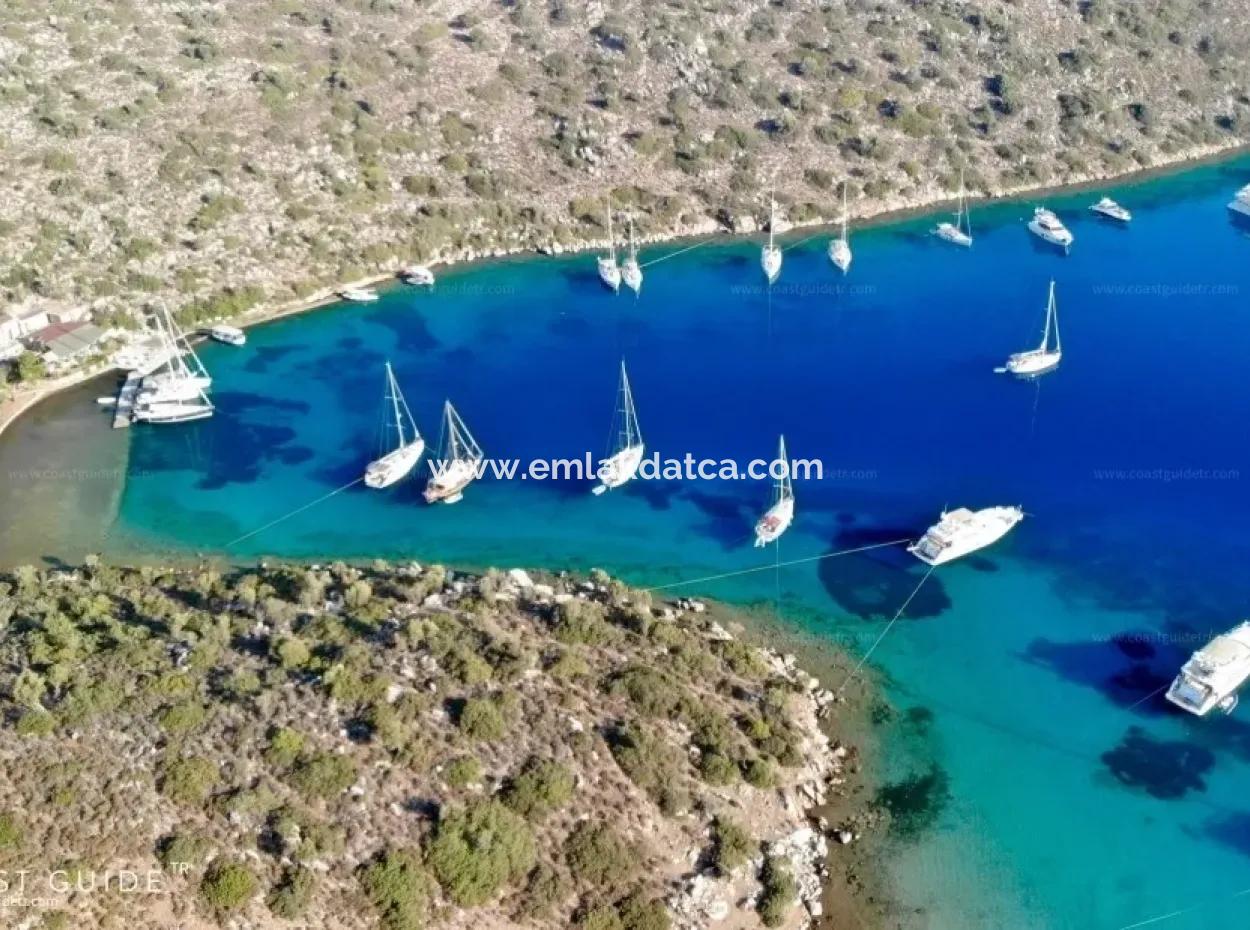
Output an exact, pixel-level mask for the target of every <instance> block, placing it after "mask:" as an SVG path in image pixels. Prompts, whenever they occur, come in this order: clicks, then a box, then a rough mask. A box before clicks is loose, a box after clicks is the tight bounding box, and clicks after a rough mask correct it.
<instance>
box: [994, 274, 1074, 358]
mask: <svg viewBox="0 0 1250 930" xmlns="http://www.w3.org/2000/svg"><path fill="white" fill-rule="evenodd" d="M1051 333H1054V337H1055V338H1054V346H1053V347H1052V346H1051V338H1050V337H1051ZM1062 359H1063V346H1062V344H1061V343H1060V341H1059V308H1058V307H1057V306H1056V305H1055V282H1054V281H1051V282H1050V298H1049V299H1048V300H1047V303H1046V325H1045V326H1044V327H1043V329H1042V344H1041V345H1040V346H1038V347H1037V348H1036V349H1028V350H1026V351H1024V352H1017V353H1015V354H1014V355H1012V356H1011V357H1010V358H1008V359H1007V364H1006V365H1004V366H1003V367H1002V368H996V369H994V370H995V372H996V373H998V374H1005V373H1007V372H1010V373H1011V374H1013V375H1017V376H1018V377H1021V378H1036V377H1038V376H1039V375H1044V374H1046V372H1048V371H1054V370H1055V369H1056V368H1058V367H1059V362H1060V361H1061V360H1062Z"/></svg>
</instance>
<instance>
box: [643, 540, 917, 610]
mask: <svg viewBox="0 0 1250 930" xmlns="http://www.w3.org/2000/svg"><path fill="white" fill-rule="evenodd" d="M905 542H911V539H910V537H909V538H906V539H894V540H891V541H890V542H883V543H873V544H872V545H869V546H857V547H855V548H854V549H842V550H839V551H838V552H826V553H824V554H823V555H809V556H806V557H805V558H802V559H788V560H787V561H785V562H782V561H776V562H773V563H770V564H768V565H757V566H756V567H755V568H742V569H739V570H738V571H736V572H721V573H720V574H719V575H704V576H703V577H702V578H690V579H688V580H686V581H673V582H670V583H669V584H658V585H652V586H651V587H649V588H643V589H642V590H644V591H648V592H650V591H667V590H669V589H670V588H682V587H685V586H686V585H692V584H702V583H703V582H705V581H721V580H723V579H725V578H737V577H738V576H739V575H752V574H755V573H756V572H770V571H774V570H776V569H781V568H787V567H788V566H791V565H803V564H804V563H807V562H820V561H823V560H824V559H836V558H838V557H839V556H843V555H854V554H855V553H857V552H868V551H869V550H871V549H884V548H886V547H887V546H899V545H902V544H903V543H905ZM908 600H910V598H909V599H908Z"/></svg>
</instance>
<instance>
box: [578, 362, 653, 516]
mask: <svg viewBox="0 0 1250 930" xmlns="http://www.w3.org/2000/svg"><path fill="white" fill-rule="evenodd" d="M614 421H615V422H614V425H615V427H616V442H615V444H614V445H613V447H612V453H611V454H610V455H609V456H608V457H607V458H606V459H604V460H603V462H601V463H600V465H599V469H598V477H599V484H596V485H595V486H594V487H593V488H591V493H592V494H595V495H599V494H602V493H603V492H604V491H610V490H612V489H613V488H619V487H620V486H621V485H623V484H625V483H626V482H627V481H631V480H633V478H634V476H635V475H637V474H638V466H639V465H641V464H642V454H643V452H644V451H645V449H646V446H645V444H644V443H643V441H642V430H640V429H639V428H638V412H637V411H636V410H635V409H634V392H633V391H632V390H630V387H629V375H628V374H626V372H625V360H624V359H621V384H620V388H619V389H618V390H617V408H616V416H615V417H614Z"/></svg>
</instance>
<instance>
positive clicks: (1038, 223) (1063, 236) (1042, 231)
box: [1029, 207, 1075, 252]
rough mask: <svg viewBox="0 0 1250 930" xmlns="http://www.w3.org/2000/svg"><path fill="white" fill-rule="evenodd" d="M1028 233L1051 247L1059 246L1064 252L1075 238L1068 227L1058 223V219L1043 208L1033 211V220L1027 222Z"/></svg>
mask: <svg viewBox="0 0 1250 930" xmlns="http://www.w3.org/2000/svg"><path fill="white" fill-rule="evenodd" d="M1029 232H1031V233H1033V235H1035V236H1037V237H1038V238H1039V239H1043V240H1045V241H1046V242H1049V243H1050V244H1051V245H1057V246H1059V247H1060V248H1062V249H1063V250H1064V251H1065V252H1066V251H1068V249H1069V248H1071V246H1072V241H1073V239H1074V238H1075V237H1074V236H1073V235H1072V233H1071V232H1069V231H1068V227H1066V226H1064V225H1063V223H1062V222H1060V220H1059V217H1057V216H1055V214H1054V213H1052V212H1051V211H1050V210H1047V209H1046V208H1045V207H1038V208H1037V209H1036V210H1034V211H1033V219H1031V220H1029Z"/></svg>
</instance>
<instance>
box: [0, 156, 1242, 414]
mask: <svg viewBox="0 0 1250 930" xmlns="http://www.w3.org/2000/svg"><path fill="white" fill-rule="evenodd" d="M1246 154H1250V142H1240V141H1233V142H1229V143H1228V144H1227V145H1213V146H1212V145H1208V146H1198V147H1196V148H1194V149H1189V150H1186V151H1185V152H1184V153H1183V154H1182V155H1181V156H1180V157H1178V158H1176V159H1175V160H1170V161H1165V162H1162V163H1160V164H1158V165H1152V166H1149V167H1143V168H1140V169H1138V170H1135V171H1130V172H1127V173H1123V174H1114V175H1101V174H1089V175H1087V176H1082V177H1075V178H1071V179H1068V180H1065V181H1064V182H1063V183H1060V184H1048V185H1042V186H1035V185H1034V186H1030V185H1020V186H1018V187H1009V188H999V189H994V190H991V191H990V193H989V194H988V195H987V196H977V197H971V196H970V197H969V198H968V202H969V203H970V204H979V205H981V206H985V205H988V204H994V203H1011V202H1015V201H1019V200H1023V199H1025V198H1030V197H1044V196H1051V195H1067V194H1074V193H1078V192H1080V191H1082V190H1089V189H1094V188H1097V187H1101V186H1104V185H1108V184H1114V183H1121V182H1131V181H1145V180H1149V179H1152V178H1157V177H1165V176H1168V175H1172V174H1179V173H1182V172H1184V171H1188V170H1191V169H1194V168H1198V167H1202V166H1204V165H1213V164H1219V163H1222V162H1225V161H1232V160H1235V159H1236V158H1238V157H1240V156H1242V155H1246ZM953 203H955V199H954V198H953V197H952V196H951V195H950V192H949V191H936V190H934V191H932V192H931V193H928V192H927V193H925V194H922V195H921V196H919V197H895V198H890V199H887V200H885V201H877V202H874V203H872V204H870V205H868V209H866V210H860V211H855V210H854V209H852V211H851V219H854V220H857V221H859V222H860V224H861V226H864V227H877V226H882V225H886V224H889V223H894V222H900V221H904V220H909V219H915V218H917V217H921V216H925V215H928V214H936V213H938V212H940V211H941V209H942V207H944V206H948V205H950V204H953ZM748 219H749V218H748ZM835 222H836V220H835V219H833V218H830V217H824V216H820V217H813V218H810V219H805V220H801V221H797V222H792V223H787V224H786V225H785V226H784V228H783V229H782V230H781V233H782V235H788V234H789V233H793V232H796V231H805V232H812V231H814V230H818V229H821V228H822V227H829V226H832V225H833V224H834V223H835ZM758 231H759V229H758V228H756V227H755V224H754V222H753V221H751V222H745V223H743V224H741V228H738V227H735V228H733V229H726V228H725V225H724V224H723V223H721V222H718V221H717V220H715V219H713V218H712V217H704V219H703V221H701V222H700V223H698V224H695V225H694V226H689V227H680V228H677V229H673V230H668V231H666V232H664V233H659V234H654V235H650V236H639V237H638V241H639V242H640V243H642V244H645V245H658V244H662V243H673V244H676V243H680V242H683V241H693V240H704V239H722V238H724V239H734V238H740V237H744V236H750V235H753V234H755V233H757V232H758ZM605 244H606V243H605V242H603V241H599V240H578V241H576V242H574V243H572V244H570V245H564V244H562V243H553V244H552V245H550V246H547V247H543V248H540V249H538V250H535V249H533V248H531V247H529V246H515V247H510V248H494V249H486V250H481V251H478V250H468V251H460V252H456V253H450V254H448V253H437V254H436V255H435V257H434V258H432V259H431V260H430V261H429V262H428V263H427V264H428V265H430V266H434V267H440V268H450V267H453V266H464V265H472V264H474V263H477V262H485V261H494V260H497V259H503V258H509V257H516V256H520V255H533V254H539V255H563V254H576V253H580V252H587V251H590V250H593V249H597V248H601V247H603V246H604V245H605ZM792 245H793V244H791V246H792ZM395 281H397V272H396V271H387V272H379V273H378V274H375V275H370V276H368V277H365V278H362V279H358V280H356V281H350V282H345V283H340V284H335V285H333V286H331V287H327V288H324V289H321V290H318V291H317V292H315V293H314V294H312V295H310V296H307V297H302V298H298V299H296V300H291V301H288V302H285V303H282V304H279V305H277V306H275V307H271V308H262V309H259V310H257V311H255V312H253V313H245V314H243V315H241V316H239V317H237V318H234V319H232V320H231V321H230V322H231V323H232V324H234V325H237V326H239V327H240V328H241V329H250V328H253V327H256V326H262V325H264V324H266V323H272V322H275V321H277V320H281V319H286V318H287V317H291V316H297V315H299V314H302V313H307V312H309V311H311V310H317V309H319V308H323V307H327V306H330V305H332V304H334V303H336V302H338V301H339V300H340V298H339V296H338V295H339V293H340V292H341V291H343V290H346V289H348V288H352V287H374V286H377V285H380V284H386V283H389V282H395ZM119 370H120V369H118V368H115V367H110V366H107V365H106V366H102V367H99V368H93V369H90V370H88V371H79V372H72V373H70V374H68V375H65V376H63V377H61V378H58V379H56V380H55V381H52V382H46V383H41V384H39V385H38V386H37V387H36V388H34V389H33V390H29V391H23V390H21V389H19V390H17V391H15V392H14V393H13V395H12V396H10V397H9V398H7V399H6V400H4V401H3V402H0V437H3V435H4V432H5V430H7V429H8V428H9V427H10V426H12V425H13V424H14V423H15V422H17V420H18V419H20V418H21V416H22V415H23V414H24V413H26V412H28V411H29V410H31V409H32V408H34V407H35V406H37V405H38V404H39V403H40V402H41V401H43V400H45V399H46V398H48V397H51V396H53V395H54V394H57V393H60V392H61V391H64V390H67V389H69V388H72V387H75V386H77V385H80V384H84V383H86V382H88V381H90V380H91V379H92V378H96V377H102V376H104V375H108V374H110V373H113V372H116V371H119Z"/></svg>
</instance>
